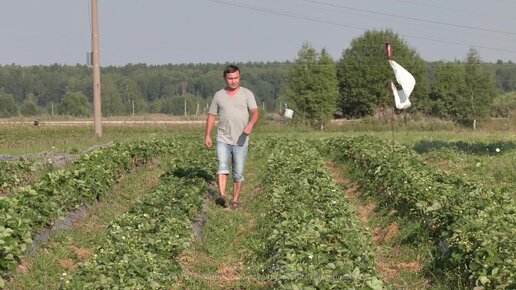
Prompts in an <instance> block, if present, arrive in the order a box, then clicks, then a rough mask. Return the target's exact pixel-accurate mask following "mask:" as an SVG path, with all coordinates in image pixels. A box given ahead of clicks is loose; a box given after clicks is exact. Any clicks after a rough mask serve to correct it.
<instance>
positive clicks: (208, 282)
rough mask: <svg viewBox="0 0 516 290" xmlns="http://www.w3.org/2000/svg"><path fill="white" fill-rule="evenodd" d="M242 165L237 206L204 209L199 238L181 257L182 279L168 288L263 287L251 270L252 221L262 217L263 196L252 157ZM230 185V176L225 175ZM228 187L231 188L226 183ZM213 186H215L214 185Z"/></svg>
mask: <svg viewBox="0 0 516 290" xmlns="http://www.w3.org/2000/svg"><path fill="white" fill-rule="evenodd" d="M252 154H253V153H252V152H250V158H249V160H248V163H247V165H246V171H247V173H246V181H245V182H244V185H243V186H242V195H241V198H240V204H241V208H239V209H237V210H231V209H229V208H222V207H220V206H218V205H215V203H214V202H211V203H210V204H209V206H208V209H207V211H206V218H205V222H204V225H203V228H202V239H201V240H200V241H197V242H195V243H194V245H193V247H192V248H191V249H190V250H189V251H187V252H186V253H184V254H183V255H182V257H181V261H182V265H183V269H184V276H185V277H184V279H182V280H181V281H180V282H179V283H178V285H174V286H173V287H172V289H265V288H266V284H264V282H263V281H261V280H262V279H261V278H260V277H257V276H256V275H255V273H256V272H257V271H256V269H257V268H258V265H255V264H253V263H254V262H255V261H256V259H257V257H256V252H255V251H254V249H253V248H254V247H259V246H260V245H257V243H258V244H259V243H260V238H259V237H258V236H257V234H258V232H259V231H257V229H256V228H255V224H256V221H257V220H258V219H260V218H263V216H262V215H261V213H262V212H263V204H264V202H265V201H264V200H263V198H261V195H260V186H259V184H258V181H257V177H256V175H255V173H256V171H257V163H259V161H257V160H256V157H254V158H253V157H252ZM228 185H231V179H228ZM228 188H231V186H229V187H228ZM214 190H216V188H214Z"/></svg>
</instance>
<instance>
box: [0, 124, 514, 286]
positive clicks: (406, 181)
mask: <svg viewBox="0 0 516 290" xmlns="http://www.w3.org/2000/svg"><path fill="white" fill-rule="evenodd" d="M418 127H419V128H409V127H401V126H400V127H399V128H398V127H397V128H395V130H394V131H392V130H390V129H391V128H390V127H389V126H383V125H382V124H372V125H371V124H369V125H368V124H364V123H361V124H355V125H353V124H345V125H334V126H332V127H329V128H328V129H329V130H328V131H327V132H324V133H323V132H318V131H313V130H312V129H310V128H305V127H292V126H289V125H288V124H276V125H271V124H259V126H258V127H257V128H256V130H255V133H254V134H253V136H252V140H251V145H250V146H251V148H250V154H249V160H248V164H247V168H246V182H245V183H244V186H243V193H242V208H241V209H238V210H228V209H223V208H221V207H219V206H217V205H215V204H214V202H213V197H214V196H215V195H216V193H215V192H216V186H215V184H214V181H213V180H214V172H215V170H214V168H215V165H216V164H215V155H214V154H215V153H214V151H213V150H212V151H207V150H205V149H203V139H202V136H203V129H204V128H203V125H202V124H201V125H200V124H192V125H188V126H185V125H181V126H178V125H170V124H169V125H167V124H165V125H154V126H149V125H147V126H144V125H134V126H105V127H104V132H103V136H102V138H95V137H94V136H93V131H92V128H91V127H89V126H82V127H81V126H65V127H59V126H39V127H35V126H31V125H28V124H25V125H24V124H17V125H15V126H6V125H0V156H2V158H3V159H2V160H8V161H2V163H0V164H1V165H0V170H2V171H1V173H2V176H1V178H2V179H1V180H0V181H1V183H2V187H1V188H0V189H1V191H0V192H1V194H0V210H1V212H0V258H1V259H2V261H1V262H0V269H1V270H2V272H3V273H4V275H3V276H2V277H3V278H2V280H0V285H2V286H3V287H5V288H7V289H31V288H32V289H60V288H61V289H85V288H87V289H95V288H96V289H106V288H116V287H120V288H124V287H127V288H128V289H152V288H155V289H270V288H286V289H471V288H473V287H478V288H477V289H495V288H497V289H514V287H516V280H515V277H516V276H515V275H516V274H514V273H515V271H516V256H515V255H516V249H515V248H514V247H515V246H514V245H513V244H514V243H513V242H512V241H514V240H515V239H516V220H514V214H515V210H516V203H515V202H514V201H513V200H514V197H515V193H516V183H515V182H514V180H515V177H516V135H515V133H514V131H512V130H503V131H498V132H497V131H494V130H479V131H471V130H468V129H464V128H461V129H457V128H453V127H452V128H450V126H448V125H442V124H436V125H428V126H426V125H425V126H418ZM422 127H426V130H425V128H422ZM358 128H360V130H358ZM20 158H22V159H20ZM229 193H230V192H229ZM84 205H87V206H84ZM77 209H79V211H78V210H77ZM81 210H82V211H81ZM69 212H75V213H77V212H80V213H81V214H80V217H77V215H79V214H76V216H73V217H70V215H67V213H69ZM70 220H71V222H69V223H67V222H68V221H70ZM44 229H52V230H51V231H49V234H50V236H49V238H48V240H47V239H44V240H41V239H42V238H41V233H42V231H43V230H44ZM31 240H34V242H31ZM32 245H36V247H34V248H32ZM504 287H505V288H504Z"/></svg>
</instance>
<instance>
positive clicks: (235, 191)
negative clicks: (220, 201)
mask: <svg viewBox="0 0 516 290" xmlns="http://www.w3.org/2000/svg"><path fill="white" fill-rule="evenodd" d="M242 183H244V182H243V181H240V182H233V202H238V198H239V197H240V190H241V189H242Z"/></svg>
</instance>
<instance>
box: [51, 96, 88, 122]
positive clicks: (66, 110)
mask: <svg viewBox="0 0 516 290" xmlns="http://www.w3.org/2000/svg"><path fill="white" fill-rule="evenodd" d="M91 110H92V108H91V105H90V104H89V103H88V99H87V98H86V96H85V95H84V94H83V93H81V92H67V93H66V94H65V95H64V96H63V98H62V99H61V103H60V105H59V113H60V114H63V115H71V116H76V117H86V116H89V115H90V114H91Z"/></svg>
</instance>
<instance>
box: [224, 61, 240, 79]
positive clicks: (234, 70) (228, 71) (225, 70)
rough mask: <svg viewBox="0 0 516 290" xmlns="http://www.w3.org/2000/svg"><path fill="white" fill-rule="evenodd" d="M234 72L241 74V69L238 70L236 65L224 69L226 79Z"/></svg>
mask: <svg viewBox="0 0 516 290" xmlns="http://www.w3.org/2000/svg"><path fill="white" fill-rule="evenodd" d="M234 72H240V68H238V66H236V65H233V64H230V65H228V66H227V67H226V68H225V69H224V77H226V75H227V74H231V73H234Z"/></svg>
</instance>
